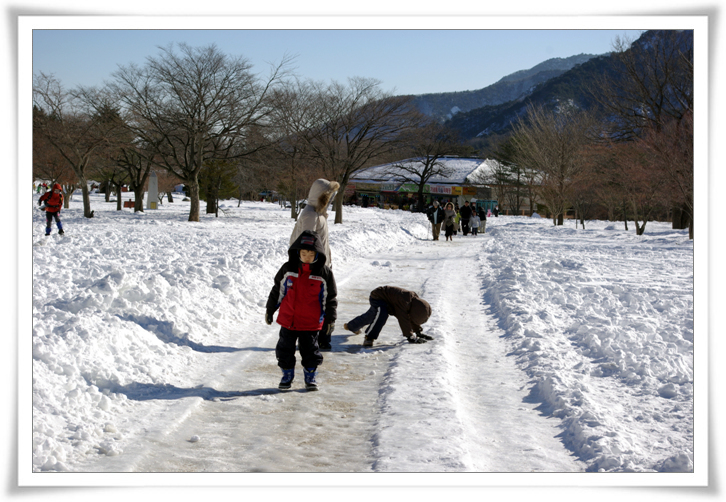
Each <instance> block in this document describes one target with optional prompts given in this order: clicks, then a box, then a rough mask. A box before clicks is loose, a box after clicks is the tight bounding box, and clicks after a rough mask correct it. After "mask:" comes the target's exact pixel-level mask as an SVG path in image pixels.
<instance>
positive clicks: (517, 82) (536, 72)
mask: <svg viewBox="0 0 726 502" xmlns="http://www.w3.org/2000/svg"><path fill="white" fill-rule="evenodd" d="M594 57H596V56H595V55H593V54H578V55H576V56H571V57H568V58H552V59H548V60H547V61H544V62H542V63H540V64H538V65H536V66H533V67H532V68H530V69H528V70H520V71H516V72H514V73H512V74H510V75H507V76H505V77H502V78H501V79H500V80H499V81H498V82H496V83H495V84H492V85H490V86H488V87H484V88H483V89H479V90H475V91H462V92H444V93H437V94H421V95H418V96H415V97H414V103H415V104H416V106H417V107H418V109H419V110H421V111H422V112H423V113H425V114H426V115H430V116H433V117H437V118H438V119H440V120H442V121H444V120H448V119H450V118H451V117H452V116H454V115H455V114H456V113H460V112H467V111H469V110H473V109H475V108H480V107H482V106H495V105H500V104H502V103H507V102H509V101H515V100H519V99H521V98H523V97H525V96H527V95H529V94H530V93H531V92H532V90H533V89H534V88H535V87H536V86H537V85H539V84H542V83H543V82H546V81H548V80H550V79H552V78H554V77H557V76H559V75H562V74H563V73H565V72H566V71H568V70H570V69H572V68H573V67H575V66H576V65H579V64H582V63H585V62H586V61H589V60H590V59H592V58H594Z"/></svg>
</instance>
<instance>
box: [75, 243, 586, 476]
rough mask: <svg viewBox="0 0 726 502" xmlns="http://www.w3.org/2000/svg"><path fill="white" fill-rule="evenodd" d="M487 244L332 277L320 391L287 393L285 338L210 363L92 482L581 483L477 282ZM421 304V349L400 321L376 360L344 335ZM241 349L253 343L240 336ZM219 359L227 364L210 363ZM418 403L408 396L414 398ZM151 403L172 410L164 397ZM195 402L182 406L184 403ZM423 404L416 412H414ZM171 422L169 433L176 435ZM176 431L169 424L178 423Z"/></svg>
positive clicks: (390, 255)
mask: <svg viewBox="0 0 726 502" xmlns="http://www.w3.org/2000/svg"><path fill="white" fill-rule="evenodd" d="M487 241H488V237H487V236H478V237H472V236H468V237H462V236H459V237H458V238H457V239H456V240H455V241H454V242H444V241H439V242H432V241H430V240H422V239H417V240H416V241H415V243H414V244H412V245H411V246H409V247H407V248H406V249H404V250H401V251H396V252H385V253H383V254H381V253H377V254H376V255H375V256H364V257H363V258H361V259H360V260H356V261H352V262H348V263H345V264H344V265H342V266H340V265H339V266H338V267H336V268H335V269H334V271H335V274H336V280H337V283H338V295H339V296H338V298H339V307H338V321H337V323H336V330H335V332H334V333H333V340H332V343H333V351H332V352H327V353H324V357H325V360H324V362H323V364H322V366H321V367H320V368H319V373H318V374H319V377H318V381H319V385H320V391H318V392H307V391H305V390H304V387H303V386H302V383H301V381H302V374H301V373H302V372H301V368H300V367H299V364H298V367H297V368H296V370H297V373H298V374H297V375H296V379H295V382H294V383H293V389H292V391H291V392H280V391H278V390H277V388H276V386H277V382H278V381H279V378H280V371H279V368H278V367H277V365H276V361H275V357H274V346H275V343H276V341H277V328H275V326H276V324H273V326H272V327H267V326H265V325H264V324H263V322H262V315H260V328H259V329H260V330H269V336H268V337H267V339H266V341H265V343H264V344H262V346H260V347H257V348H251V347H247V348H246V349H245V350H239V351H235V352H229V353H226V354H212V355H210V367H212V368H213V370H212V371H210V373H209V376H208V378H207V379H205V380H204V381H202V382H200V383H199V385H197V386H196V387H195V388H194V389H176V393H175V392H173V390H174V389H172V391H171V392H170V395H169V398H170V399H174V401H173V402H170V404H169V407H168V408H167V409H166V410H165V411H162V412H161V414H160V417H159V420H160V421H161V422H160V424H159V428H158V429H155V430H148V431H146V433H145V434H144V436H143V437H141V438H139V440H138V441H136V442H135V443H134V444H133V446H131V445H130V446H128V447H127V448H126V449H125V451H124V453H123V455H121V456H110V457H108V456H107V457H100V458H97V459H96V460H95V461H92V462H91V463H90V464H87V465H84V466H79V467H81V470H88V471H91V472H122V471H126V472H128V471H132V472H359V473H360V472H467V471H468V472H542V471H548V472H575V471H584V470H585V465H584V463H582V462H579V461H577V460H576V459H575V458H574V457H573V456H572V454H571V453H570V452H568V451H567V450H566V449H565V447H564V445H563V444H562V442H561V441H560V440H558V439H557V435H558V434H560V433H561V430H560V429H558V427H557V425H558V423H559V421H556V420H552V419H547V418H545V417H544V416H542V415H540V414H539V413H538V412H537V411H536V409H535V408H536V406H537V403H527V402H526V401H527V391H526V390H525V387H526V384H527V381H526V375H525V374H524V373H523V372H522V371H521V370H518V369H517V368H516V367H515V366H514V362H513V361H512V360H511V358H508V357H507V354H506V347H505V345H504V343H503V342H502V339H501V337H502V331H501V329H499V328H498V327H497V324H496V321H495V319H493V318H492V317H491V316H490V315H487V314H486V312H485V305H483V302H482V297H483V293H482V291H481V286H480V280H478V278H479V275H480V272H479V271H480V268H481V263H480V258H479V257H480V256H481V255H482V252H481V249H482V247H483V246H486V245H487ZM386 284H388V285H396V286H400V287H403V288H406V289H410V290H413V291H416V292H418V293H419V294H420V295H421V296H422V297H423V298H425V299H426V300H427V301H429V303H430V304H431V306H432V310H433V313H432V317H431V319H429V321H428V323H426V324H425V325H424V332H425V333H428V334H430V335H432V336H434V338H435V339H434V340H433V341H430V342H428V343H426V344H423V345H413V344H409V343H407V342H405V341H404V339H403V337H402V336H401V333H400V329H399V327H398V323H397V322H396V319H395V318H394V317H391V318H390V319H389V321H388V323H387V325H386V327H385V328H384V329H383V331H382V333H381V336H380V337H379V339H378V340H377V342H376V344H375V345H374V347H373V348H372V349H363V348H362V347H361V345H360V344H361V343H362V341H363V335H354V334H352V333H350V332H347V331H345V330H344V329H343V324H344V323H345V322H346V321H348V320H350V319H352V318H353V317H354V316H356V315H358V314H360V313H362V312H363V311H364V310H365V309H367V308H368V294H369V293H370V291H371V290H372V289H374V288H375V287H377V286H380V285H386ZM240 338H243V337H242V334H241V335H240ZM211 357H213V358H215V359H216V361H217V362H216V364H214V363H212V361H211ZM412 393H413V394H415V395H413V396H412V395H411V394H412ZM150 397H153V398H154V399H163V396H161V395H160V394H159V393H158V391H157V392H155V393H154V395H153V396H150ZM181 397H184V399H180V398H181ZM412 402H415V403H416V406H411V403H412ZM164 420H166V421H167V422H166V423H165V422H164ZM168 421H171V423H169V422H168Z"/></svg>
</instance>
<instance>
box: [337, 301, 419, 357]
mask: <svg viewBox="0 0 726 502" xmlns="http://www.w3.org/2000/svg"><path fill="white" fill-rule="evenodd" d="M368 301H369V303H370V305H371V306H370V308H369V309H368V310H367V311H366V312H364V313H363V314H361V315H359V316H358V317H356V318H355V319H353V320H351V321H348V322H347V323H346V324H344V325H343V327H344V328H345V329H347V330H348V331H352V332H353V333H355V334H357V335H358V334H360V332H361V328H363V327H364V326H368V329H366V333H365V338H364V340H363V346H364V347H372V346H373V342H374V341H375V340H376V339H378V335H380V333H381V329H383V326H385V325H386V321H387V320H388V316H393V317H395V318H396V319H398V325H399V326H400V327H401V333H402V334H403V336H404V337H405V338H406V339H407V340H408V341H409V343H426V341H427V340H433V337H432V336H429V335H424V334H423V333H421V325H422V324H424V323H425V322H426V321H428V319H429V317H431V306H430V305H429V304H428V302H427V301H426V300H424V299H423V298H420V297H419V296H418V295H417V294H416V293H414V292H413V291H408V290H405V289H403V288H399V287H396V286H380V287H378V288H376V289H374V290H373V291H371V294H370V297H369V298H368Z"/></svg>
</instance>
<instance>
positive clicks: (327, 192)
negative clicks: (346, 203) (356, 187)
mask: <svg viewBox="0 0 726 502" xmlns="http://www.w3.org/2000/svg"><path fill="white" fill-rule="evenodd" d="M338 188H340V184H339V183H338V182H337V181H328V180H325V179H322V178H321V179H318V180H315V181H314V182H313V184H312V186H311V187H310V192H309V193H308V199H307V205H306V206H305V207H304V208H303V210H302V211H301V212H300V215H299V216H298V218H297V222H295V227H294V228H293V229H292V235H290V244H289V245H291V246H292V244H293V243H294V242H295V240H296V239H297V238H298V237H300V235H301V234H302V232H303V231H305V230H309V231H311V232H315V233H316V234H317V236H318V238H319V239H320V242H321V244H322V246H323V249H324V250H325V258H326V260H325V263H326V265H327V266H328V267H330V268H333V256H332V255H331V253H330V244H329V242H328V205H329V204H330V201H331V200H332V198H333V196H334V195H335V192H336V191H337V190H338ZM334 329H335V326H334V325H332V324H326V325H325V326H324V327H323V330H322V331H321V332H320V339H319V343H320V350H331V348H332V345H331V343H330V341H331V336H332V334H333V330H334Z"/></svg>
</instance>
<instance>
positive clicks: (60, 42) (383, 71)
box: [32, 27, 640, 94]
mask: <svg viewBox="0 0 726 502" xmlns="http://www.w3.org/2000/svg"><path fill="white" fill-rule="evenodd" d="M639 34H640V31H639V30H632V29H630V30H626V29H587V30H577V29H507V30H492V29H392V30H389V29H344V30H335V29H244V30H239V29H218V30H215V29H211V30H210V29H199V30H178V29H143V30H135V29H100V30H99V29H68V28H66V27H63V29H34V30H33V36H32V44H33V45H32V57H33V72H34V73H36V72H43V73H46V74H49V73H52V74H54V75H55V76H56V77H57V78H59V79H60V81H61V82H62V84H63V85H64V86H65V87H68V88H71V87H75V86H76V85H101V84H102V83H103V81H104V80H109V79H110V78H111V74H112V73H113V72H114V71H115V70H116V69H117V68H118V66H119V65H127V64H129V63H131V62H135V63H138V64H143V63H144V62H145V60H146V58H147V57H149V56H156V55H158V54H159V46H167V45H168V44H169V43H172V42H173V43H179V42H185V43H187V44H189V45H192V46H205V45H209V44H211V43H214V44H216V45H217V46H218V47H219V48H220V49H221V50H222V51H223V52H225V53H226V54H229V55H235V56H236V55H241V56H244V57H245V58H247V59H249V61H250V62H251V63H252V65H253V69H254V71H255V72H257V73H260V74H263V75H264V74H266V73H267V72H268V70H269V63H275V62H279V61H280V60H281V59H282V58H283V56H284V55H285V54H287V55H294V56H296V58H295V62H294V66H295V68H296V72H297V73H298V74H299V75H300V76H301V77H303V78H312V79H315V80H323V81H330V80H337V81H340V82H345V81H346V79H347V78H348V77H354V76H360V77H371V78H376V79H378V80H380V81H381V88H382V89H383V90H385V91H394V92H395V93H396V94H425V93H434V92H452V91H466V90H475V89H481V88H483V87H486V86H488V85H491V84H493V83H495V82H496V81H498V80H499V79H500V78H502V77H503V76H505V75H508V74H510V73H513V72H515V71H518V70H523V69H528V68H531V67H532V66H534V65H536V64H538V63H541V62H542V61H545V60H547V59H550V58H555V57H560V58H564V57H569V56H573V55H576V54H581V53H589V54H603V53H605V52H608V51H610V50H611V49H612V43H613V40H614V39H615V37H617V36H621V37H622V36H627V37H631V38H637V36H638V35H639Z"/></svg>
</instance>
